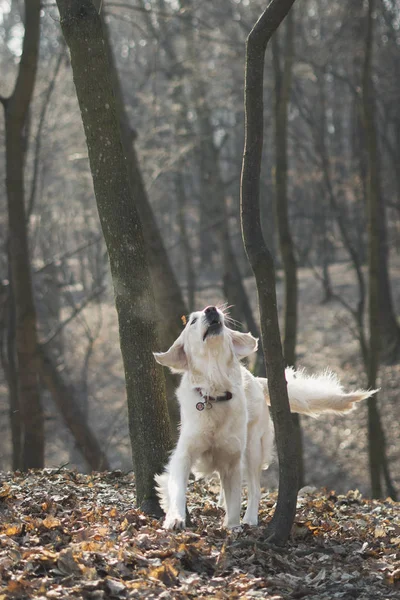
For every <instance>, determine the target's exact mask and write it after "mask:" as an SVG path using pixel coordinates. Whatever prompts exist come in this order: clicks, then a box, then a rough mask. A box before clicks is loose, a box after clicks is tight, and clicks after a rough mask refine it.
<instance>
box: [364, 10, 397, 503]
mask: <svg viewBox="0 0 400 600" xmlns="http://www.w3.org/2000/svg"><path fill="white" fill-rule="evenodd" d="M374 10H375V0H369V2H368V14H367V33H366V38H365V57H364V67H363V81H362V104H363V116H364V127H365V133H366V143H367V155H368V168H367V215H368V276H369V282H368V300H369V306H368V318H369V336H370V337H369V351H368V363H367V373H368V387H370V388H376V381H377V376H378V370H379V354H380V349H381V345H382V342H383V339H382V338H383V332H382V330H381V327H382V321H381V319H380V310H381V309H382V304H381V301H382V296H381V295H380V294H381V293H382V287H381V286H382V277H381V275H382V274H381V271H382V269H384V266H383V263H382V260H383V256H382V248H383V247H384V246H385V241H384V240H383V239H382V235H383V232H382V224H383V222H384V219H385V215H384V210H383V203H382V198H381V196H382V193H381V185H380V180H379V178H380V170H379V152H378V139H377V128H376V115H375V108H374V106H375V97H374V89H373V82H372V50H373V13H374ZM382 213H383V214H382ZM381 336H382V337H381ZM386 342H387V339H386V340H385V343H386ZM377 402H378V399H377V395H376V394H375V395H374V396H373V397H372V398H368V445H369V467H370V476H371V491H372V496H373V497H374V498H380V497H382V476H385V479H386V484H387V486H388V488H389V489H388V492H389V493H390V494H391V495H392V496H393V495H395V491H394V488H393V484H392V482H391V479H390V476H389V471H388V466H387V458H386V450H385V436H384V432H383V428H382V423H381V419H380V414H379V410H378V405H377Z"/></svg>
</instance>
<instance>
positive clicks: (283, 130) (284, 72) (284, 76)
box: [272, 11, 304, 488]
mask: <svg viewBox="0 0 400 600" xmlns="http://www.w3.org/2000/svg"><path fill="white" fill-rule="evenodd" d="M285 33H286V35H285V44H284V51H283V53H282V54H283V58H282V60H283V65H282V66H281V59H280V54H281V52H280V49H279V41H278V33H276V34H275V35H274V36H273V38H272V56H273V66H274V75H275V172H274V175H275V177H274V180H275V211H276V216H277V218H276V222H277V225H278V234H279V245H280V251H281V256H282V263H283V270H284V276H285V302H284V333H283V356H284V358H285V361H286V364H287V365H289V366H291V367H294V366H295V364H296V339H297V264H296V257H295V253H294V246H293V240H292V234H291V231H290V223H289V211H288V148H287V146H288V132H287V129H288V108H289V102H290V90H291V84H292V65H293V57H294V19H293V11H290V12H289V14H288V16H287V19H286V32H285ZM292 420H293V426H294V433H295V443H296V447H297V456H298V478H299V488H301V487H303V485H304V462H303V440H302V432H301V425H300V417H299V415H296V414H293V415H292Z"/></svg>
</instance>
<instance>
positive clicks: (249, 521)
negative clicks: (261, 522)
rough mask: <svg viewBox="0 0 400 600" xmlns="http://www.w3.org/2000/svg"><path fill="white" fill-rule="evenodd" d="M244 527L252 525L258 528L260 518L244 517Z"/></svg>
mask: <svg viewBox="0 0 400 600" xmlns="http://www.w3.org/2000/svg"><path fill="white" fill-rule="evenodd" d="M243 525H250V526H251V527H257V525H258V517H257V516H255V517H253V516H252V515H244V517H243Z"/></svg>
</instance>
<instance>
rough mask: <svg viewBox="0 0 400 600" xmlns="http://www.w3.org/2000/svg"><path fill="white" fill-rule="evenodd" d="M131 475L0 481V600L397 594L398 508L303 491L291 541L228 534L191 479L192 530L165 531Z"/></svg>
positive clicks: (47, 474)
mask: <svg viewBox="0 0 400 600" xmlns="http://www.w3.org/2000/svg"><path fill="white" fill-rule="evenodd" d="M133 497H134V481H133V477H132V475H123V474H122V473H121V472H114V473H104V474H94V475H92V476H88V475H83V474H78V473H76V472H73V471H72V472H71V471H68V470H65V469H64V468H60V469H46V470H44V471H37V472H34V473H32V472H31V473H29V474H18V473H17V474H4V473H3V474H2V475H0V599H1V600H12V599H13V598H15V599H30V598H40V599H41V600H44V599H45V598H55V599H60V600H63V599H67V598H75V599H88V600H102V599H108V598H110V599H112V598H117V599H118V598H120V599H124V598H160V599H161V598H162V599H164V600H170V599H171V600H175V599H181V598H182V599H184V598H190V599H192V598H220V599H230V598H243V599H246V598H248V599H250V598H268V599H270V600H287V599H300V598H306V599H307V598H308V599H315V600H331V599H332V598H335V599H336V598H337V599H345V600H350V599H358V600H390V599H393V600H394V599H395V598H399V591H400V561H399V559H400V553H399V547H400V511H399V504H395V503H393V502H392V501H390V500H385V501H367V500H363V499H362V497H361V494H360V493H359V492H357V491H353V492H348V493H347V494H346V495H337V494H335V493H334V492H323V493H316V492H312V493H308V492H306V491H304V492H303V493H301V494H300V495H299V499H298V504H297V513H296V520H295V524H294V526H293V530H292V535H291V538H290V541H289V544H288V546H287V547H285V548H277V547H273V546H271V545H268V544H267V543H266V542H265V536H266V524H267V522H268V520H269V519H270V517H271V514H272V512H273V509H274V505H275V500H276V494H275V493H268V492H265V491H264V493H263V495H262V501H261V507H260V513H259V518H260V526H259V527H252V528H250V527H248V526H245V527H244V528H242V530H239V531H234V532H228V531H226V530H224V529H222V528H221V518H222V511H221V509H219V508H218V507H217V498H218V495H217V490H216V489H215V488H214V487H213V486H212V485H204V484H200V483H192V484H191V485H190V486H189V494H188V502H189V507H190V509H191V521H192V524H191V527H190V528H188V529H187V530H186V531H183V532H169V531H165V530H163V529H162V528H161V523H160V521H158V520H155V519H152V518H149V517H147V516H145V515H143V514H141V513H140V512H139V511H137V510H136V509H135V508H134V507H133V506H134V503H133Z"/></svg>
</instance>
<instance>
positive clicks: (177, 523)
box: [163, 515, 186, 530]
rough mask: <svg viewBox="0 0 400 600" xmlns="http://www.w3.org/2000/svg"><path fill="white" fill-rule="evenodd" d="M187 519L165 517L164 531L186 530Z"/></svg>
mask: <svg viewBox="0 0 400 600" xmlns="http://www.w3.org/2000/svg"><path fill="white" fill-rule="evenodd" d="M185 525H186V524H185V519H182V517H179V516H176V515H167V516H166V517H165V521H164V525H163V528H164V529H172V530H180V529H185Z"/></svg>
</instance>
